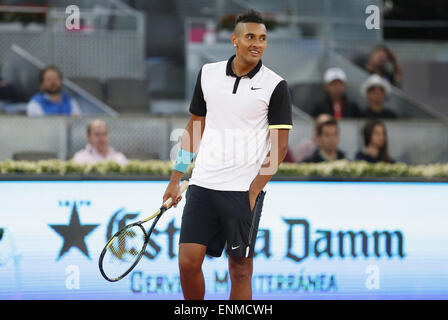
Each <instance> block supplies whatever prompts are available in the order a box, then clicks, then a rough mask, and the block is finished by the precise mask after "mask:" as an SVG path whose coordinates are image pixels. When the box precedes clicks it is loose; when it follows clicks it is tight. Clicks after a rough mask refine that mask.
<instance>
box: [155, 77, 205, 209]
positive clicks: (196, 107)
mask: <svg viewBox="0 0 448 320" xmlns="http://www.w3.org/2000/svg"><path fill="white" fill-rule="evenodd" d="M189 111H190V113H191V117H190V120H189V121H188V123H187V126H186V127H185V130H184V132H183V134H182V141H181V144H180V148H179V153H178V155H177V159H176V163H175V165H174V168H173V173H172V174H171V178H170V182H169V184H168V187H167V188H166V191H165V194H164V195H163V202H165V201H166V200H167V199H168V198H170V197H171V198H173V199H175V200H174V202H173V206H174V207H176V205H177V203H178V202H179V201H180V200H181V199H182V197H177V194H178V192H179V182H180V179H181V178H182V176H183V175H184V173H185V171H186V168H187V167H188V164H189V163H190V161H191V160H192V159H193V156H194V154H195V153H196V151H197V149H198V147H199V143H200V142H201V139H202V133H203V132H204V128H205V116H206V113H207V104H206V102H205V99H204V93H203V91H202V69H201V70H200V71H199V74H198V77H197V79H196V85H195V87H194V92H193V97H192V99H191V103H190V109H189Z"/></svg>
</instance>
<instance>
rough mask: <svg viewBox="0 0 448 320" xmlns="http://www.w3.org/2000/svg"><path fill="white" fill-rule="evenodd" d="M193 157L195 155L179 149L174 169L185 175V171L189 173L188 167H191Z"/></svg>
mask: <svg viewBox="0 0 448 320" xmlns="http://www.w3.org/2000/svg"><path fill="white" fill-rule="evenodd" d="M193 157H194V153H192V152H189V151H186V150H183V149H181V148H179V151H178V152H177V158H176V162H175V163H174V167H173V169H174V170H176V171H180V172H182V173H185V171H187V169H188V166H189V165H190V162H191V160H193Z"/></svg>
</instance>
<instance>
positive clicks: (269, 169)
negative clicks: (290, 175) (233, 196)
mask: <svg viewBox="0 0 448 320" xmlns="http://www.w3.org/2000/svg"><path fill="white" fill-rule="evenodd" d="M269 131H270V139H271V150H270V151H269V153H268V154H267V156H266V158H265V160H264V162H263V165H262V166H261V169H260V171H259V172H258V175H257V176H256V177H255V179H254V180H253V181H252V183H251V185H250V187H249V202H250V208H251V210H252V209H253V208H254V206H255V200H256V199H257V196H258V194H259V193H260V192H261V190H263V188H264V187H265V186H266V184H267V183H268V182H269V180H271V178H272V176H273V175H274V174H275V173H276V172H277V170H278V167H279V166H280V163H282V161H283V159H285V156H286V153H287V152H288V138H289V129H271V130H269Z"/></svg>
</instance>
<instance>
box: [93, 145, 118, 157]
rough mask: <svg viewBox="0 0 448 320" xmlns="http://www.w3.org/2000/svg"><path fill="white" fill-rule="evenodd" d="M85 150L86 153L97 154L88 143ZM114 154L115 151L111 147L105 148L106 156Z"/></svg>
mask: <svg viewBox="0 0 448 320" xmlns="http://www.w3.org/2000/svg"><path fill="white" fill-rule="evenodd" d="M86 150H87V151H88V152H90V153H93V152H96V153H98V154H99V152H98V150H96V148H95V147H94V146H92V145H91V144H90V143H88V144H87V145H86ZM114 152H115V150H114V149H113V148H112V147H108V148H107V154H108V155H109V154H111V153H114Z"/></svg>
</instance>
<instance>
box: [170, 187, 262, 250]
mask: <svg viewBox="0 0 448 320" xmlns="http://www.w3.org/2000/svg"><path fill="white" fill-rule="evenodd" d="M265 194H266V192H264V191H261V192H260V193H259V194H258V197H257V200H256V202H255V206H254V209H253V210H252V211H251V210H250V204H249V191H219V190H211V189H207V188H203V187H200V186H196V185H190V186H189V187H188V189H187V193H186V203H185V206H184V212H183V215H182V225H181V228H180V237H179V243H198V244H202V245H205V246H207V252H206V254H207V255H209V256H212V257H220V256H221V254H222V250H223V249H224V248H226V252H227V254H228V255H229V256H231V257H246V258H252V257H253V256H254V248H255V241H256V239H257V232H258V225H259V223H260V217H261V210H262V207H263V200H264V196H265Z"/></svg>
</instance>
